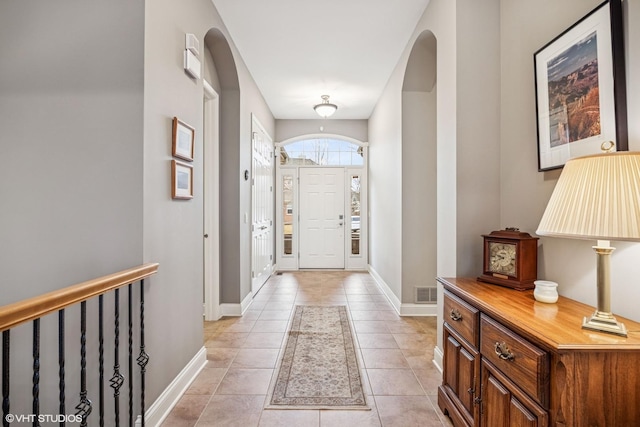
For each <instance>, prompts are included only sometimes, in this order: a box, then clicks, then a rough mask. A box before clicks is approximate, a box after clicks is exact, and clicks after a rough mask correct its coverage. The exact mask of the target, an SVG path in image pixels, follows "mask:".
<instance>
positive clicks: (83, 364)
mask: <svg viewBox="0 0 640 427" xmlns="http://www.w3.org/2000/svg"><path fill="white" fill-rule="evenodd" d="M91 409H92V408H91V400H89V399H88V398H87V302H86V301H82V302H81V303H80V403H78V405H77V406H76V410H77V411H78V412H76V415H80V416H81V417H82V422H81V423H80V427H87V418H88V417H89V414H91Z"/></svg>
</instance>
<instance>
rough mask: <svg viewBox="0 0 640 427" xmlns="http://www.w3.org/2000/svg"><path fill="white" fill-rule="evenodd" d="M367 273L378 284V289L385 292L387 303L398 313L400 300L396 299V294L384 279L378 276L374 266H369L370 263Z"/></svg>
mask: <svg viewBox="0 0 640 427" xmlns="http://www.w3.org/2000/svg"><path fill="white" fill-rule="evenodd" d="M369 274H371V277H373V279H374V280H375V281H376V284H377V285H378V287H379V288H380V290H381V291H382V292H383V293H384V294H385V296H386V297H387V299H388V300H389V303H390V304H391V305H392V306H393V308H394V309H395V310H396V312H397V313H398V314H400V308H401V306H402V304H401V303H400V300H399V299H398V297H397V296H396V294H394V293H393V291H392V290H391V288H390V287H389V285H387V282H385V281H384V279H383V278H382V276H380V275H379V274H378V272H377V271H376V270H375V268H373V267H371V265H369Z"/></svg>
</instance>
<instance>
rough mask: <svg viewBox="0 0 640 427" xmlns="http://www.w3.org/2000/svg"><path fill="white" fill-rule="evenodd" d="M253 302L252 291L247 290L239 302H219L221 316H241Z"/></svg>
mask: <svg viewBox="0 0 640 427" xmlns="http://www.w3.org/2000/svg"><path fill="white" fill-rule="evenodd" d="M252 302H253V292H249V295H247V296H246V297H245V298H244V300H242V302H241V303H240V304H220V313H221V314H222V315H223V316H234V317H238V316H242V315H243V314H244V313H245V311H247V309H248V308H249V306H250V305H251V303H252Z"/></svg>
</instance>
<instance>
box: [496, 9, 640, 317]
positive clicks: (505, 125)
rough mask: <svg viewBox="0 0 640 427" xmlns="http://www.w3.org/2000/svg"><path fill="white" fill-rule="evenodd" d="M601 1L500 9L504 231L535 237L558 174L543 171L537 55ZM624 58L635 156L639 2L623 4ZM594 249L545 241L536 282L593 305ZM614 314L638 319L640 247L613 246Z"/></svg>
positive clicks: (639, 101) (639, 138)
mask: <svg viewBox="0 0 640 427" xmlns="http://www.w3.org/2000/svg"><path fill="white" fill-rule="evenodd" d="M600 3H601V2H600V0H588V1H585V0H570V1H565V2H557V1H553V0H543V1H540V0H527V1H514V0H503V1H502V3H501V10H500V12H501V15H502V16H501V59H502V88H501V89H502V98H501V168H502V174H501V182H502V188H501V196H500V198H501V224H502V225H503V226H508V225H516V224H517V225H520V227H521V228H523V229H525V230H527V231H531V232H534V231H535V230H536V228H537V226H538V223H539V221H540V218H541V217H542V213H543V212H544V208H545V206H546V203H547V201H548V200H549V197H550V196H551V193H552V192H553V188H554V186H555V183H556V182H557V179H558V177H559V175H560V170H554V171H550V172H538V171H537V142H536V141H537V137H536V121H535V120H536V113H535V88H534V80H533V79H534V76H533V53H534V52H535V51H537V50H538V49H539V48H541V47H542V46H544V45H545V44H546V43H548V42H549V41H550V40H552V39H553V38H554V37H556V36H557V35H558V34H560V33H562V32H563V31H564V30H565V29H567V28H568V27H570V26H571V25H572V24H573V23H574V22H576V21H578V20H579V19H580V18H581V17H582V16H584V15H586V14H587V13H588V12H590V11H591V10H592V9H593V8H595V7H596V6H598V5H599V4H600ZM623 8H624V12H625V23H624V24H625V25H624V27H625V33H626V37H625V43H626V45H625V57H626V71H627V73H626V74H627V103H628V105H627V107H628V117H629V149H630V150H632V151H637V150H640V122H639V121H638V120H634V118H636V117H639V116H640V96H639V94H640V26H639V25H637V23H638V22H640V1H638V0H625V1H624V2H623ZM593 244H594V243H593V242H589V241H579V240H570V239H559V238H541V241H540V247H539V261H538V276H539V277H540V278H542V279H548V280H554V281H557V282H558V283H559V287H558V290H559V292H560V294H562V295H565V296H568V297H570V298H574V299H577V300H579V301H581V302H584V303H587V304H590V305H593V306H595V304H596V289H595V280H596V279H595V267H596V266H595V260H596V259H595V254H594V253H593V250H592V249H591V246H592V245H593ZM612 245H613V246H615V247H617V250H616V251H615V252H614V254H613V255H612V259H611V271H612V290H611V308H612V310H613V311H614V312H616V313H618V314H620V315H622V316H625V317H629V318H631V319H633V320H640V315H639V314H638V303H637V301H640V286H638V284H637V281H638V280H637V279H638V277H640V263H638V257H639V256H640V245H638V244H633V243H622V242H612Z"/></svg>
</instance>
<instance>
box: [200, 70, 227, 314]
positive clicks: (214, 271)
mask: <svg viewBox="0 0 640 427" xmlns="http://www.w3.org/2000/svg"><path fill="white" fill-rule="evenodd" d="M202 85H203V103H204V117H203V124H204V133H203V151H204V156H203V158H204V160H203V169H204V178H203V181H204V190H203V195H204V203H203V205H204V206H203V210H204V221H203V229H204V235H203V246H204V259H203V270H204V280H203V300H204V320H218V319H219V318H220V317H221V315H222V313H221V310H220V223H219V221H218V217H219V216H220V175H219V170H220V168H219V167H218V165H219V164H220V139H219V133H220V132H219V129H220V127H219V126H220V123H219V117H220V97H219V96H218V93H217V92H216V91H215V90H214V89H213V87H212V86H211V84H209V82H207V81H206V80H204V79H203V80H202Z"/></svg>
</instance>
